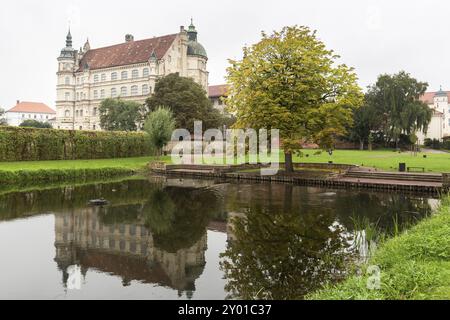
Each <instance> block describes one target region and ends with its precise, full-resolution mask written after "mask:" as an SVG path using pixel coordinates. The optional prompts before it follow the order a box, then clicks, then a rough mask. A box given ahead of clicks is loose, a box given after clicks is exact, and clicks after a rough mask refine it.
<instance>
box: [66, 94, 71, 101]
mask: <svg viewBox="0 0 450 320" xmlns="http://www.w3.org/2000/svg"><path fill="white" fill-rule="evenodd" d="M65 99H66V101H69V100H70V92H66V93H65Z"/></svg>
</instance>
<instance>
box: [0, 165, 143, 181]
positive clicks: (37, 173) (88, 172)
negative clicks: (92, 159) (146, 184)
mask: <svg viewBox="0 0 450 320" xmlns="http://www.w3.org/2000/svg"><path fill="white" fill-rule="evenodd" d="M134 173H135V172H134V171H133V170H131V169H123V168H101V169H49V170H19V171H1V170H0V185H3V184H22V183H33V182H39V183H54V182H67V181H77V182H85V181H91V180H100V179H107V178H116V177H122V176H130V175H133V174H134Z"/></svg>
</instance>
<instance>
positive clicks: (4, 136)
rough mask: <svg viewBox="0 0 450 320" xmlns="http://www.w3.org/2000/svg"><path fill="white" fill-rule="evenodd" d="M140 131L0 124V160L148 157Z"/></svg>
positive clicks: (147, 145) (145, 138) (148, 145)
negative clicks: (5, 125)
mask: <svg viewBox="0 0 450 320" xmlns="http://www.w3.org/2000/svg"><path fill="white" fill-rule="evenodd" d="M150 153H151V143H150V139H149V136H148V135H147V134H146V133H143V132H111V131H109V132H98V131H69V130H55V129H35V128H20V127H3V126H0V161H39V160H81V159H110V158H128V157H141V156H147V155H150Z"/></svg>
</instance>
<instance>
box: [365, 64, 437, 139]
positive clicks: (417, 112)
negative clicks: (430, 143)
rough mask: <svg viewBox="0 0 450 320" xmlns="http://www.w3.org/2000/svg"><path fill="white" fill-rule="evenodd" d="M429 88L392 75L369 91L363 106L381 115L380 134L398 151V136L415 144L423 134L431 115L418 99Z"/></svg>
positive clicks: (382, 77)
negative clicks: (408, 138) (406, 138)
mask: <svg viewBox="0 0 450 320" xmlns="http://www.w3.org/2000/svg"><path fill="white" fill-rule="evenodd" d="M427 87H428V84H427V83H426V82H420V81H418V80H416V79H414V78H413V77H411V76H410V74H409V73H406V72H405V71H401V72H399V73H397V74H394V75H388V74H383V75H380V76H379V77H378V80H377V82H376V83H375V84H374V85H372V86H371V87H370V88H369V91H368V93H367V95H366V104H367V105H368V106H369V107H370V108H372V109H374V110H376V112H377V114H379V115H381V121H380V124H381V130H382V131H383V133H384V137H385V139H386V141H387V142H388V143H389V142H393V143H395V145H396V147H398V143H399V141H400V137H401V135H407V136H409V137H410V141H411V142H412V141H415V140H416V139H417V138H416V133H417V132H420V131H421V132H424V133H426V132H427V130H428V126H429V124H430V122H431V117H432V111H431V109H430V108H429V107H428V106H427V104H426V103H423V102H422V101H420V97H421V96H422V95H423V94H424V93H425V91H426V90H427Z"/></svg>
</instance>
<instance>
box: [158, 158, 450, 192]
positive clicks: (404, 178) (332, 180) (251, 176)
mask: <svg viewBox="0 0 450 320" xmlns="http://www.w3.org/2000/svg"><path fill="white" fill-rule="evenodd" d="M250 168H251V169H255V166H254V165H252V166H251V167H250ZM245 169H246V168H245V166H242V165H240V166H236V167H233V166H226V167H224V166H222V167H221V166H218V167H214V166H199V165H184V166H180V165H178V166H170V165H168V166H166V167H164V168H157V169H155V168H153V169H152V170H153V172H155V173H158V174H164V175H170V176H176V177H189V178H199V179H221V180H224V181H248V182H267V183H289V184H295V185H305V186H320V187H337V188H358V189H372V190H380V191H381V190H384V191H401V192H413V193H428V194H430V193H432V194H439V193H441V192H443V191H446V190H447V188H446V187H445V186H444V183H443V175H442V174H419V173H396V172H381V171H370V170H364V169H363V170H360V169H359V168H350V169H348V170H346V171H344V172H341V173H339V174H338V173H336V172H331V171H330V172H328V173H326V172H317V171H308V170H306V169H302V170H299V171H296V172H295V173H294V174H284V173H283V172H280V173H278V174H277V175H273V176H263V175H260V173H259V172H258V171H257V170H256V171H255V172H245V171H244V172H243V170H245Z"/></svg>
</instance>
